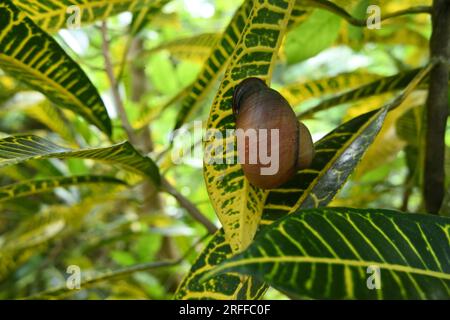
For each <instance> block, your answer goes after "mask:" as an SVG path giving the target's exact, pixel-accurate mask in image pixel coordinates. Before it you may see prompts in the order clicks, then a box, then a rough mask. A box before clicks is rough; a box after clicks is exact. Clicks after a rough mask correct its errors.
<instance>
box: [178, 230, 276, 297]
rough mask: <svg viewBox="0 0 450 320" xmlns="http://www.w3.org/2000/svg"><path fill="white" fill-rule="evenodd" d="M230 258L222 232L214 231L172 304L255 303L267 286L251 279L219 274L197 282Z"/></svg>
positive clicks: (230, 252) (228, 247)
mask: <svg viewBox="0 0 450 320" xmlns="http://www.w3.org/2000/svg"><path fill="white" fill-rule="evenodd" d="M231 256H232V251H231V247H230V246H229V245H228V244H227V243H226V240H225V236H224V232H223V229H221V230H219V231H217V232H216V233H215V234H214V236H213V237H212V239H211V240H210V242H209V243H208V245H207V246H206V247H205V249H203V251H202V253H201V254H200V255H199V256H198V258H197V259H196V261H195V262H194V264H193V266H192V268H191V270H190V272H189V273H188V274H187V276H186V277H185V278H184V280H183V282H182V283H181V284H180V286H179V288H178V290H177V292H176V293H175V297H174V299H176V300H199V299H208V300H257V299H260V298H262V296H263V295H264V293H265V292H266V290H267V286H266V285H264V284H263V283H262V282H259V281H257V280H254V279H253V278H251V277H245V278H243V277H240V276H239V275H236V274H230V273H227V274H222V275H220V276H218V277H214V278H212V279H209V280H208V281H204V282H201V281H200V279H202V277H203V276H204V275H205V273H207V272H209V271H211V270H213V269H214V268H215V267H216V266H217V265H218V264H220V263H222V262H223V261H225V260H226V259H227V258H230V257H231Z"/></svg>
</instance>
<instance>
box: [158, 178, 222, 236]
mask: <svg viewBox="0 0 450 320" xmlns="http://www.w3.org/2000/svg"><path fill="white" fill-rule="evenodd" d="M161 184H162V187H161V188H162V189H163V190H164V191H165V192H167V193H168V194H170V195H172V196H173V197H174V198H175V199H177V201H178V203H179V204H180V205H181V206H182V207H183V208H185V209H186V210H187V211H188V212H189V214H190V215H191V216H192V218H194V219H195V220H197V221H198V222H200V223H201V224H202V225H204V226H205V228H206V229H207V230H208V232H209V233H210V234H213V233H215V232H216V231H217V227H216V226H215V225H214V224H213V223H212V222H211V221H209V219H208V218H206V217H205V216H204V215H203V214H202V213H201V212H200V211H199V210H198V209H197V207H196V206H195V205H194V204H193V203H192V202H190V201H189V200H188V199H186V198H185V197H184V196H183V195H182V194H181V193H179V192H178V191H177V190H176V189H175V188H174V187H173V186H172V185H171V184H170V183H169V182H168V181H167V180H166V179H165V178H162V183H161Z"/></svg>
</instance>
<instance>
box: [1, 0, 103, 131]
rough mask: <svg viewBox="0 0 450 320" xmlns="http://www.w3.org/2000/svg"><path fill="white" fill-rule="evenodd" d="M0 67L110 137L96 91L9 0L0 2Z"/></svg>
mask: <svg viewBox="0 0 450 320" xmlns="http://www.w3.org/2000/svg"><path fill="white" fill-rule="evenodd" d="M0 17H2V18H1V20H0V68H2V69H3V70H4V71H5V72H7V73H9V74H10V75H12V76H14V77H15V78H17V79H18V80H21V81H23V82H24V83H26V84H27V85H29V86H30V87H32V88H33V89H35V90H37V91H40V92H42V93H44V94H45V95H46V96H47V97H48V98H49V99H50V100H51V101H53V102H54V103H55V104H57V105H58V106H60V107H64V108H68V109H70V110H72V111H74V112H75V113H78V114H80V115H81V116H83V117H84V118H85V119H86V120H88V121H89V122H90V123H92V124H94V125H96V126H97V127H98V128H99V129H101V130H102V131H103V132H105V133H106V134H108V135H111V121H110V119H109V116H108V113H107V111H106V108H105V106H104V104H103V101H102V99H101V98H100V95H99V94H98V92H97V89H96V88H95V87H94V85H93V84H92V83H91V81H90V80H89V78H88V77H87V76H86V74H85V73H84V72H83V71H82V70H81V68H80V67H79V66H78V65H77V64H76V63H75V62H74V61H73V60H72V59H71V58H70V57H69V56H68V55H67V54H66V53H65V52H64V50H63V49H61V47H60V46H59V45H58V44H57V43H56V41H55V40H53V38H51V37H50V36H49V35H48V34H46V33H45V32H44V31H42V30H41V29H40V28H39V27H38V26H37V25H36V24H35V23H34V22H33V21H32V20H31V19H30V18H28V16H27V15H26V14H25V13H23V12H22V11H20V10H19V9H18V8H16V7H15V6H14V5H13V4H12V3H11V1H10V0H5V1H2V2H1V3H0Z"/></svg>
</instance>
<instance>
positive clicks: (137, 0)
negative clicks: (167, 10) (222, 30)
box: [13, 0, 168, 32]
mask: <svg viewBox="0 0 450 320" xmlns="http://www.w3.org/2000/svg"><path fill="white" fill-rule="evenodd" d="M167 2H168V1H167V0H89V1H84V0H39V1H37V0H13V3H14V4H15V5H16V6H17V7H18V8H19V9H21V10H22V11H23V12H25V13H26V14H27V15H28V16H29V17H30V18H32V19H33V21H35V22H36V23H37V24H38V25H39V26H41V28H42V29H44V30H46V31H47V32H56V31H58V30H59V29H62V28H68V27H70V25H69V24H74V23H75V22H76V21H77V17H76V14H77V13H78V12H79V14H80V22H81V24H82V25H85V24H89V23H93V22H95V21H98V20H104V19H106V18H109V17H112V16H114V15H117V14H119V13H121V12H126V11H138V10H141V9H143V8H146V9H148V10H152V9H153V8H161V7H162V6H163V5H164V4H165V3H167ZM163 3H164V4H163ZM71 8H74V9H71ZM75 8H77V9H75Z"/></svg>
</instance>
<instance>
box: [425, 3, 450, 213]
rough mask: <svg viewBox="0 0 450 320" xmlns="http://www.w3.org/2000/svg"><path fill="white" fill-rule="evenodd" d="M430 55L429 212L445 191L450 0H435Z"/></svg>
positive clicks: (427, 162) (426, 171)
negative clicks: (433, 62)
mask: <svg viewBox="0 0 450 320" xmlns="http://www.w3.org/2000/svg"><path fill="white" fill-rule="evenodd" d="M432 24H433V31H432V35H431V40H430V53H431V59H432V60H433V59H434V60H436V61H437V63H436V66H435V67H434V68H433V70H432V71H431V74H430V86H429V91H428V98H427V103H426V107H427V110H426V138H425V139H426V146H425V170H424V175H425V176H424V190H423V192H424V200H425V208H426V210H427V211H428V212H430V213H433V214H438V212H439V209H440V207H441V205H442V201H443V198H444V192H445V186H444V181H445V179H444V178H445V169H444V159H445V128H446V123H447V117H448V108H449V105H448V77H449V65H448V63H449V61H450V1H448V0H434V1H433V10H432Z"/></svg>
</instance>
